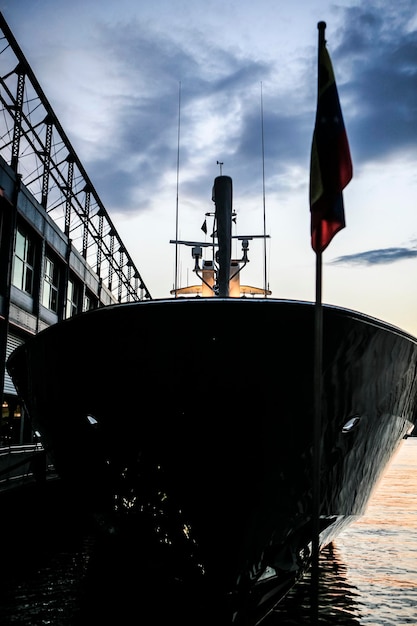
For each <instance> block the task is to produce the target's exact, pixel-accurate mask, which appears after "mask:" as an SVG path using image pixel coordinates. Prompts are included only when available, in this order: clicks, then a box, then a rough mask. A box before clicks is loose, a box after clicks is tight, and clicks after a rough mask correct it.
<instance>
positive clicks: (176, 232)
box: [174, 81, 181, 297]
mask: <svg viewBox="0 0 417 626" xmlns="http://www.w3.org/2000/svg"><path fill="white" fill-rule="evenodd" d="M180 128H181V81H180V82H179V83H178V147H177V199H176V208H175V241H176V242H178V188H179V175H180ZM177 289H178V243H176V244H175V277H174V293H175V297H177Z"/></svg>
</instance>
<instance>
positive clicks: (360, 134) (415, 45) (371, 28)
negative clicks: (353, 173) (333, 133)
mask: <svg viewBox="0 0 417 626" xmlns="http://www.w3.org/2000/svg"><path fill="white" fill-rule="evenodd" d="M400 4H401V6H399V5H395V9H394V5H392V7H389V5H388V4H387V3H384V7H383V8H384V10H383V11H381V7H380V6H379V5H378V3H371V4H370V5H368V4H366V5H363V6H355V7H350V8H347V9H346V13H345V15H346V20H345V27H344V30H343V31H342V35H341V40H340V43H339V45H338V46H337V48H336V50H335V52H334V55H333V60H334V61H336V63H335V66H336V78H337V76H338V75H339V76H342V77H343V76H350V77H349V78H348V79H345V80H344V81H343V82H340V81H339V91H340V92H341V99H342V103H343V101H344V102H345V106H344V107H343V108H344V116H345V121H346V122H347V124H346V125H347V130H348V134H349V138H350V143H351V147H352V148H353V150H352V152H353V157H354V160H355V161H356V163H359V164H361V163H365V162H369V161H375V160H383V159H385V158H386V157H388V156H390V155H397V154H399V153H404V152H410V151H412V152H414V153H416V142H415V137H416V133H417V24H416V20H415V3H414V2H412V1H410V0H404V1H403V2H401V3H400ZM337 70H339V71H337Z"/></svg>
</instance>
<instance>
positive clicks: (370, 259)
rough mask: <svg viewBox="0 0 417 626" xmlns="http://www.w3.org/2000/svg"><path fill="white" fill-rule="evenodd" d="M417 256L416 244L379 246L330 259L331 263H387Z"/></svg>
mask: <svg viewBox="0 0 417 626" xmlns="http://www.w3.org/2000/svg"><path fill="white" fill-rule="evenodd" d="M415 257H417V245H416V246H413V247H408V248H407V247H399V248H380V249H379V250H367V251H365V252H358V253H356V254H347V255H344V256H340V257H337V258H336V259H333V260H332V261H330V264H332V265H387V264H389V263H396V262H397V261H403V260H404V259H412V258H415Z"/></svg>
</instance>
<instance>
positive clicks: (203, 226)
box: [201, 220, 207, 235]
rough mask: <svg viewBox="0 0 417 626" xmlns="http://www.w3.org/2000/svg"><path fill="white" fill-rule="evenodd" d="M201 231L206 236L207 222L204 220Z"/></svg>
mask: <svg viewBox="0 0 417 626" xmlns="http://www.w3.org/2000/svg"><path fill="white" fill-rule="evenodd" d="M201 230H202V231H203V233H205V234H206V235H207V220H204V222H203V225H202V226H201Z"/></svg>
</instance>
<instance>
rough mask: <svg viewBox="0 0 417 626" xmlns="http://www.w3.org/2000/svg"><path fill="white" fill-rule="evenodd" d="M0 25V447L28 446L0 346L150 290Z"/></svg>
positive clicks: (31, 437) (31, 438) (8, 347)
mask: <svg viewBox="0 0 417 626" xmlns="http://www.w3.org/2000/svg"><path fill="white" fill-rule="evenodd" d="M0 30H1V32H2V39H3V41H2V44H3V45H2V50H1V52H0V67H1V68H2V70H1V72H2V76H1V77H0V108H1V116H0V268H1V272H0V351H1V352H0V368H1V370H0V389H1V400H2V417H1V425H0V426H1V428H0V451H1V449H2V448H3V451H4V449H6V448H8V449H9V448H10V447H16V446H19V447H20V448H22V450H23V449H25V450H26V451H27V450H28V448H27V446H30V449H31V450H32V448H33V445H36V437H35V434H34V433H33V432H32V430H31V428H30V423H29V421H28V420H27V419H26V416H25V412H24V407H23V406H22V405H21V402H20V399H19V396H18V393H17V390H16V389H15V388H14V385H13V382H12V380H11V379H10V377H9V375H8V372H7V368H6V360H7V357H8V356H9V354H10V353H11V352H12V351H13V350H14V349H15V348H16V347H17V346H19V345H20V344H21V343H22V342H24V341H26V340H27V338H28V337H31V336H32V335H34V334H36V333H38V332H40V331H41V330H43V329H44V328H46V327H48V326H49V325H51V324H55V323H57V322H60V321H62V320H64V319H66V318H68V317H71V316H73V315H77V314H79V313H81V312H84V311H86V310H88V309H91V308H95V307H100V306H107V305H109V304H115V303H121V302H129V301H136V300H142V299H144V298H146V299H150V298H151V295H150V292H149V290H148V289H147V287H146V285H145V283H144V281H143V279H142V277H141V275H140V273H139V271H138V269H137V268H136V266H135V264H134V262H133V260H132V258H131V256H130V255H129V253H128V251H127V250H126V248H125V246H124V245H123V242H122V241H121V239H120V237H119V235H118V233H117V230H116V228H115V226H114V224H113V223H112V221H111V219H110V217H109V215H108V213H107V211H106V209H105V207H104V205H103V203H102V201H101V199H100V198H99V197H98V194H97V192H96V190H95V189H94V185H93V184H92V182H91V180H90V179H89V177H88V175H87V173H86V171H85V169H84V167H83V166H82V163H81V161H80V159H79V158H78V156H77V155H76V153H75V151H74V149H73V147H72V145H71V143H70V141H69V139H68V137H67V136H66V134H65V132H64V130H63V128H62V127H61V125H60V123H59V121H58V119H57V117H56V115H55V113H54V111H53V110H52V108H51V106H50V104H49V102H48V100H47V98H46V96H45V95H44V93H43V91H42V89H41V87H40V85H39V83H38V81H37V80H36V77H35V76H34V74H33V71H32V70H31V68H30V66H29V64H28V62H27V60H26V58H25V57H24V55H23V53H22V51H21V49H20V47H19V45H18V44H17V42H16V40H15V38H14V37H13V34H12V33H11V31H10V29H9V27H8V25H7V23H6V22H5V20H4V17H3V16H2V15H1V14H0ZM4 42H6V45H5V43H4ZM108 340H109V338H108V337H103V341H108ZM57 349H59V347H58V346H57ZM69 356H70V355H69ZM82 356H83V355H80V358H82ZM14 451H15V452H16V451H17V448H14ZM3 465H4V463H3ZM1 472H2V463H1V454H0V483H1V480H2V473H1Z"/></svg>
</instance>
